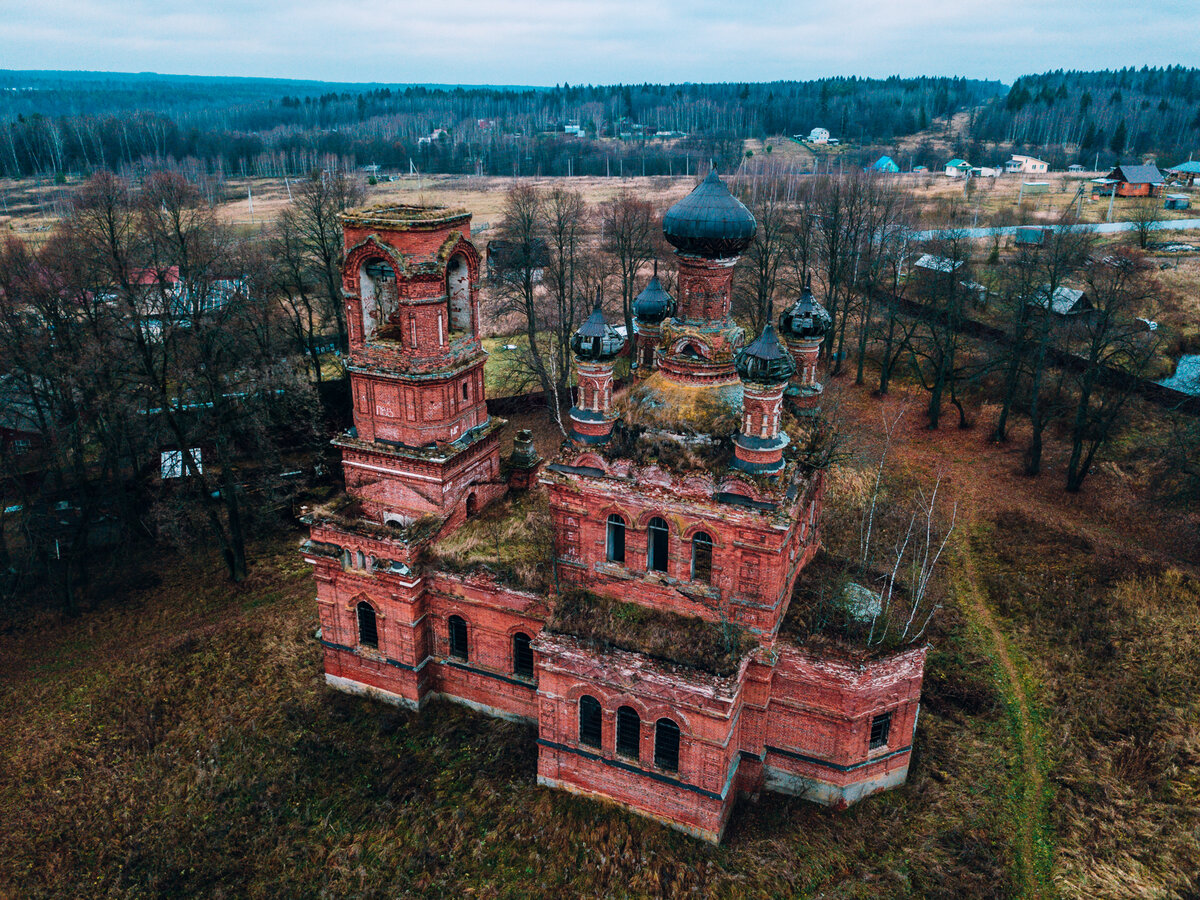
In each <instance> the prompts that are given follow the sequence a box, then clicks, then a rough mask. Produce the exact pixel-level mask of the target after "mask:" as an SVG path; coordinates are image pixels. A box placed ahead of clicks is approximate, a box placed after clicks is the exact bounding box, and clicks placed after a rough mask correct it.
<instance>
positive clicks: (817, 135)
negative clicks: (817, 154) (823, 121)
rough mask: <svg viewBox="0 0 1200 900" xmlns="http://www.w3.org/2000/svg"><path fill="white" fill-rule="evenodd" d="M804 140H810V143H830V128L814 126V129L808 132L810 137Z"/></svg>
mask: <svg viewBox="0 0 1200 900" xmlns="http://www.w3.org/2000/svg"><path fill="white" fill-rule="evenodd" d="M804 140H806V141H808V142H809V143H810V144H828V143H829V129H828V128H814V129H813V130H812V131H810V132H809V133H808V137H806V138H805V139H804Z"/></svg>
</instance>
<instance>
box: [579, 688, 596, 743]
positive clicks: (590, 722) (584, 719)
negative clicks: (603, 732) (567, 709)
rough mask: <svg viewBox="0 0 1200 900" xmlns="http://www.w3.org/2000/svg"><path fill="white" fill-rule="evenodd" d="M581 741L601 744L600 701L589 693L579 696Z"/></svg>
mask: <svg viewBox="0 0 1200 900" xmlns="http://www.w3.org/2000/svg"><path fill="white" fill-rule="evenodd" d="M579 743H581V744H586V745H587V746H589V747H599V746H600V701H599V700H597V699H596V698H595V697H591V696H588V695H587V694H584V695H583V696H582V697H580V698H579Z"/></svg>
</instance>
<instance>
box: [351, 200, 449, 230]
mask: <svg viewBox="0 0 1200 900" xmlns="http://www.w3.org/2000/svg"><path fill="white" fill-rule="evenodd" d="M470 215H471V213H470V212H469V211H468V210H465V209H455V208H451V207H448V206H415V205H408V204H403V203H380V204H377V205H375V206H366V207H363V208H361V209H354V210H350V211H348V212H344V213H342V215H341V216H340V218H341V220H342V221H343V222H344V223H345V224H347V225H358V226H363V225H367V226H370V225H382V226H386V227H389V228H392V229H396V228H404V227H405V226H406V225H409V226H411V225H418V226H422V225H423V226H429V225H448V224H450V223H452V222H456V221H458V220H460V219H463V218H467V217H469V216H470Z"/></svg>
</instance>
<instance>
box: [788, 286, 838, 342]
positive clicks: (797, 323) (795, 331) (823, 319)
mask: <svg viewBox="0 0 1200 900" xmlns="http://www.w3.org/2000/svg"><path fill="white" fill-rule="evenodd" d="M832 324H833V318H832V317H831V316H830V315H829V313H828V312H827V311H826V309H825V307H823V306H822V305H821V304H820V303H818V302H817V300H816V298H815V297H814V296H813V292H812V278H811V277H809V278H807V279H805V282H804V290H802V291H801V292H800V297H799V299H797V300H796V302H795V303H793V304H792V306H791V308H789V309H787V310H785V311H784V313H783V315H781V316H780V317H779V331H780V333H781V334H782V335H783V336H784V337H785V338H798V339H799V340H803V341H816V340H820V339H821V338H824V337H825V334H826V333H827V332H828V331H829V328H830V326H831V325H832Z"/></svg>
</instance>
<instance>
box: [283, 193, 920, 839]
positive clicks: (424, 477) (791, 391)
mask: <svg viewBox="0 0 1200 900" xmlns="http://www.w3.org/2000/svg"><path fill="white" fill-rule="evenodd" d="M470 224H471V218H470V215H469V213H466V212H464V211H457V210H447V209H442V208H427V207H419V208H418V207H402V206H392V207H376V208H371V209H366V210H362V211H359V212H355V213H351V214H347V215H346V216H345V217H344V227H345V258H346V262H345V267H344V269H343V287H344V294H345V297H346V314H347V321H348V323H349V332H350V357H349V372H350V380H351V385H352V389H353V404H354V428H353V429H352V430H351V431H350V432H349V433H347V434H345V435H343V436H342V437H340V438H339V439H338V440H337V441H336V443H337V445H338V446H340V447H341V449H342V456H343V465H344V468H345V479H346V489H347V494H346V496H345V497H343V498H341V499H339V500H338V501H336V502H335V503H332V504H330V505H328V506H327V507H324V508H321V509H318V510H316V511H314V512H312V513H311V515H310V516H308V517H307V519H306V521H308V522H309V524H310V526H311V539H310V540H308V541H306V542H305V544H304V546H303V553H304V557H305V559H306V560H307V561H308V562H309V563H310V564H312V565H313V567H314V571H315V577H316V581H317V598H318V604H319V607H320V623H321V641H322V644H323V645H324V652H325V678H326V681H327V683H328V684H329V685H330V686H331V687H334V688H337V689H339V690H343V691H348V692H351V693H358V694H366V695H369V696H371V697H375V698H377V699H380V700H384V701H386V702H390V703H395V704H398V705H402V706H405V707H408V708H410V709H414V710H417V709H420V708H421V707H422V706H423V705H424V703H425V702H426V701H428V700H429V699H430V698H432V697H438V696H440V697H445V698H447V699H450V700H454V701H456V702H459V703H463V704H466V705H467V706H470V707H471V708H473V709H476V710H478V711H480V712H485V713H488V714H490V715H496V716H504V717H507V718H516V719H522V720H527V721H529V722H531V723H535V724H536V726H537V732H538V737H537V744H538V772H537V777H538V782H539V784H542V785H547V786H550V787H556V788H561V789H563V790H568V791H572V792H574V793H578V794H582V795H586V796H590V797H595V798H599V799H605V800H609V801H613V802H616V803H619V804H621V805H623V806H625V807H627V808H629V809H631V810H633V811H635V812H639V813H642V814H644V815H648V816H652V817H654V818H656V819H658V820H660V821H662V822H664V823H666V824H669V825H671V826H673V827H675V828H679V829H681V830H683V831H686V832H688V833H690V834H693V835H695V836H697V837H702V838H705V839H707V840H710V841H719V840H720V838H721V835H722V832H723V831H724V828H725V825H726V823H727V822H728V820H729V816H730V812H731V810H732V808H733V805H734V802H735V800H736V799H737V797H738V795H739V794H743V795H745V794H756V793H757V792H758V791H760V790H763V789H766V790H771V791H777V792H782V793H787V794H798V795H802V796H804V797H807V798H810V799H812V800H814V801H817V802H820V803H825V804H830V805H836V806H842V805H845V804H848V803H853V802H855V801H856V800H858V799H860V798H862V797H864V796H866V795H868V794H870V793H873V792H875V791H879V790H882V789H885V788H888V787H892V786H894V785H897V784H900V783H902V782H903V781H904V779H905V777H906V775H907V772H908V765H909V758H910V754H911V749H912V739H913V735H914V732H915V728H916V720H917V709H918V702H919V698H920V690H921V679H922V674H923V668H924V661H925V650H924V648H920V647H918V648H908V649H904V650H901V651H897V652H892V653H889V654H883V655H878V654H877V655H871V656H867V655H862V654H859V655H855V654H854V653H850V652H845V651H843V650H842V649H839V648H838V647H837V646H836V645H835V644H833V643H830V642H828V641H824V642H821V641H805V640H803V639H800V638H797V637H795V636H794V635H791V634H789V631H788V629H787V628H786V627H784V626H785V620H786V619H787V614H788V612H789V605H790V601H791V598H792V597H793V591H794V588H795V586H796V583H797V579H798V578H800V579H803V578H804V577H805V576H804V569H805V566H806V564H807V563H808V562H809V561H810V560H811V559H812V557H813V555H814V554H815V552H816V551H817V548H818V545H819V525H820V515H821V505H822V496H823V473H822V471H821V470H820V469H816V468H813V467H811V466H809V465H807V464H806V461H805V457H804V455H803V453H802V452H801V447H800V442H799V441H797V440H795V439H794V438H793V435H794V434H796V433H797V431H796V429H797V428H802V427H803V424H804V422H805V421H806V419H805V416H811V415H812V414H813V412H814V410H815V407H816V406H817V405H818V404H819V400H820V385H819V384H818V383H817V371H816V358H817V350H818V348H819V346H820V343H821V339H822V337H823V335H824V331H825V328H826V327H827V324H828V316H827V314H826V313H825V311H824V310H823V309H822V308H821V306H820V305H819V304H818V303H816V301H815V300H814V299H813V297H812V295H811V292H810V291H808V290H807V289H806V290H805V291H804V293H803V294H802V296H801V297H800V299H799V300H797V301H796V303H795V304H794V305H793V306H792V307H791V308H790V309H789V310H788V311H787V312H785V313H784V314H783V316H782V317H781V318H780V320H779V329H778V331H777V330H776V329H775V328H774V327H773V326H772V325H771V324H770V323H768V325H767V326H766V328H765V329H764V330H763V332H762V333H761V334H760V335H758V336H757V337H755V338H754V340H752V341H750V342H749V344H747V343H746V341H745V336H744V334H743V331H742V329H741V328H740V327H739V326H738V325H737V324H736V323H735V322H734V320H733V319H732V318H731V316H730V297H731V288H732V280H733V271H734V265H735V263H736V262H737V259H738V257H739V254H740V253H741V252H742V251H743V250H744V249H745V248H746V247H747V245H748V244H749V243H750V241H751V240H752V239H753V237H754V235H755V230H756V223H755V221H754V217H753V216H752V215H751V214H750V212H749V211H748V210H747V209H746V208H745V207H744V206H743V205H742V204H741V203H740V202H738V200H737V199H736V198H734V197H733V196H732V195H731V194H730V193H729V191H728V189H727V188H726V186H725V185H724V183H723V182H722V181H721V180H720V179H719V178H718V177H717V175H716V173H715V172H713V173H711V174H710V175H709V176H708V178H707V179H706V180H705V181H704V182H703V183H702V184H700V185H699V186H698V187H697V188H696V189H695V190H694V191H693V192H692V193H691V194H690V195H689V196H688V197H686V198H685V199H683V200H681V201H680V202H679V203H677V204H675V206H673V207H672V208H671V209H670V210H669V211H668V212H667V213H666V215H665V216H664V218H663V231H664V234H665V236H666V238H667V240H668V241H670V243H671V244H672V245H673V246H674V247H675V256H676V262H677V265H678V272H679V277H678V289H677V293H678V298H677V300H676V299H675V298H672V297H671V296H669V295H668V294H667V292H666V291H664V290H663V289H662V287H661V285H660V284H659V282H658V279H657V277H655V278H654V279H652V281H651V282H650V284H649V286H648V287H647V288H646V290H645V291H643V292H642V294H641V295H640V296H639V297H638V299H637V302H636V310H635V311H636V321H637V333H636V335H635V336H634V337H633V339H634V341H635V346H633V347H630V348H629V356H630V357H631V358H632V359H633V360H634V361H635V362H636V377H635V380H634V383H633V385H632V386H631V387H629V388H628V389H626V390H624V391H619V392H615V391H614V381H613V370H614V364H615V361H616V359H617V357H618V356H619V355H620V354H621V353H622V351H623V350H625V347H624V340H623V338H622V337H620V336H619V335H618V333H617V332H616V331H615V330H614V329H613V328H612V327H610V326H609V325H607V324H606V323H605V320H604V316H603V314H602V312H601V310H600V309H599V308H597V309H596V310H595V311H594V312H593V313H592V315H591V317H590V318H588V319H587V321H586V322H585V323H584V324H583V325H582V326H581V327H580V329H579V330H578V332H577V333H576V335H575V337H574V340H573V343H572V349H573V351H574V355H575V359H576V374H577V378H578V388H577V395H576V398H575V404H574V406H573V407H572V409H571V411H570V428H571V431H570V439H569V440H568V441H565V442H564V444H563V448H562V451H561V452H560V454H559V455H558V457H557V458H556V459H555V460H553V461H551V462H548V463H546V464H542V462H541V461H540V460H539V459H538V458H537V456H536V454H535V452H534V450H533V446H532V443H531V442H530V441H529V440H528V434H527V433H524V432H522V433H520V434H518V439H517V441H516V444H515V447H514V449H513V451H512V452H511V454H508V455H505V456H504V457H502V456H501V447H500V431H501V429H502V427H503V426H504V424H505V423H504V422H503V421H501V420H498V419H495V418H492V417H490V416H489V415H488V411H487V406H486V403H485V396H484V380H483V366H484V361H485V358H486V353H485V352H484V350H483V348H482V345H481V343H480V339H479V287H478V283H479V277H480V257H479V253H478V251H477V250H476V249H475V246H474V245H473V244H472V242H471V234H470ZM539 515H541V516H543V517H544V522H545V528H544V531H545V534H546V538H545V541H544V544H545V546H544V547H540V546H539V545H538V541H539V540H540V538H538V537H537V536H536V535H537V534H540V533H541V532H540V530H539V529H538V528H535V527H530V528H527V527H525V525H524V524H523V522H525V521H530V522H536V521H537V516H539ZM506 516H524V517H526V519H524V520H522V521H520V522H515V523H514V522H507V523H506V521H505V517H506ZM501 534H504V535H508V536H511V537H506V538H505V539H504V540H503V541H501V539H500V537H499V535H501ZM493 542H494V543H495V548H494V551H495V553H494V555H495V559H496V560H497V561H500V560H501V558H502V557H504V554H506V553H517V552H519V551H521V550H522V548H523V552H525V554H526V556H525V569H526V570H536V572H538V573H540V575H541V578H542V580H541V581H540V582H537V581H536V579H535V580H533V581H530V580H529V579H525V580H522V579H521V578H520V577H510V576H512V573H513V572H514V571H516V572H518V575H519V571H521V570H520V567H519V566H518V567H516V568H513V567H506V566H505V565H502V564H499V563H498V562H497V564H491V565H488V564H485V565H479V566H474V567H472V566H469V565H467V566H463V565H458V566H451V565H443V564H442V562H441V561H442V560H443V559H447V558H449V555H448V553H447V552H446V551H445V548H447V547H452V548H455V550H456V551H461V552H466V553H468V555H469V553H470V552H479V553H483V552H485V551H486V553H492V547H491V545H492V543H493ZM473 548H474V549H473ZM530 559H532V560H533V561H534V562H533V563H532V564H531V563H529V560H530ZM613 623H617V624H618V625H619V627H617V628H616V629H615V630H614V628H613V627H611V626H613ZM629 623H633V624H632V625H630V624H629ZM639 627H641V629H642V630H641V631H640V632H639V631H638V628H639ZM705 648H707V649H705Z"/></svg>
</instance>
